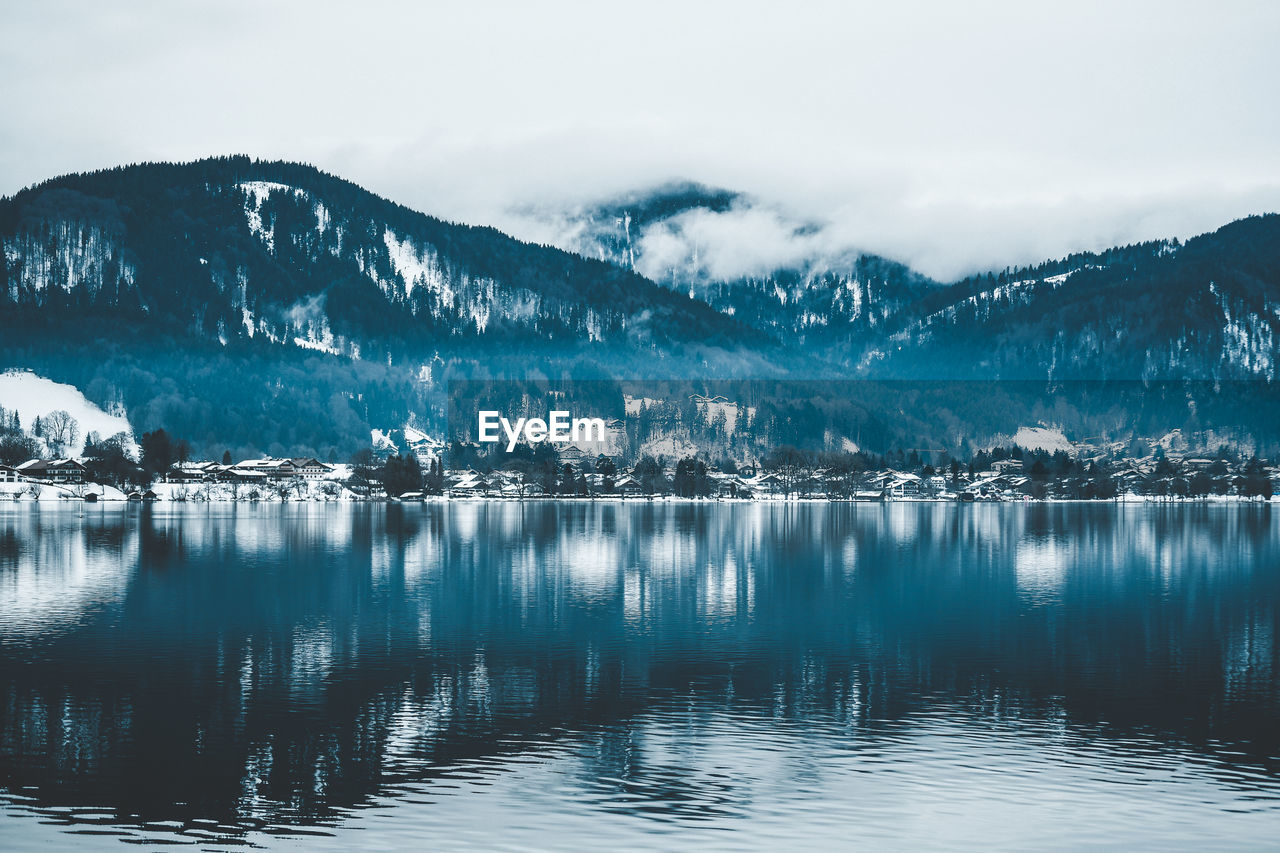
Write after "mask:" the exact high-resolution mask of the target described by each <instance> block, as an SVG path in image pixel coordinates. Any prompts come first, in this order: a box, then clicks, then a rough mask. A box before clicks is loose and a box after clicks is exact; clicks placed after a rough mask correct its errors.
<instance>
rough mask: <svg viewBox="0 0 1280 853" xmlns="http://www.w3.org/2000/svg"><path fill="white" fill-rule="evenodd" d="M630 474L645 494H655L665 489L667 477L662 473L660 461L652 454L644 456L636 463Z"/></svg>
mask: <svg viewBox="0 0 1280 853" xmlns="http://www.w3.org/2000/svg"><path fill="white" fill-rule="evenodd" d="M631 475H632V476H633V477H635V478H636V481H637V482H638V483H639V484H640V491H642V492H644V493H645V494H646V495H652V494H657V493H658V492H665V491H666V490H667V479H666V477H664V476H663V474H662V463H660V462H659V461H658V460H657V459H654V458H653V457H652V456H644V457H642V458H641V459H640V461H639V462H637V463H636V467H635V468H634V469H633V470H632V472H631Z"/></svg>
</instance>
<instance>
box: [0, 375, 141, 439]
mask: <svg viewBox="0 0 1280 853" xmlns="http://www.w3.org/2000/svg"><path fill="white" fill-rule="evenodd" d="M0 406H3V407H4V408H5V409H8V410H9V411H11V412H12V411H17V413H18V417H19V418H21V419H22V426H23V429H26V430H28V431H30V430H31V426H32V424H34V423H35V420H36V418H37V417H44V416H45V415H47V414H49V413H50V412H54V411H58V410H59V409H61V410H62V411H65V412H67V413H68V414H70V415H71V417H73V418H75V419H76V423H77V424H78V425H79V435H78V436H77V437H76V443H75V444H73V445H72V446H71V447H70V448H68V449H67V452H68V453H70V455H72V456H77V455H79V454H81V453H83V452H84V438H85V436H86V435H88V434H89V433H91V432H96V433H98V435H100V436H101V437H102V438H104V439H105V438H110V437H111V436H113V435H115V434H116V433H120V432H123V433H125V434H126V435H127V436H128V437H129V446H130V449H131V450H132V451H134V452H135V453H136V452H137V445H136V444H134V440H133V429H132V427H130V426H129V421H128V419H127V418H126V417H125V416H124V414H123V413H121V414H108V413H107V412H104V411H103V410H102V409H100V408H98V407H97V406H96V405H94V404H93V403H91V402H89V400H88V399H86V398H85V396H84V395H83V394H81V393H80V391H79V390H78V389H77V388H76V387H75V386H74V385H64V384H62V383H60V382H54V381H53V380H51V379H45V378H44V377H43V376H38V375H36V374H35V373H33V372H31V371H29V370H10V371H7V372H5V373H2V374H0Z"/></svg>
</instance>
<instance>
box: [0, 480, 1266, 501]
mask: <svg viewBox="0 0 1280 853" xmlns="http://www.w3.org/2000/svg"><path fill="white" fill-rule="evenodd" d="M152 491H153V492H154V493H155V498H154V499H152V500H146V501H139V500H138V499H136V498H135V499H133V500H130V499H129V496H128V495H126V494H125V493H124V492H122V491H120V490H119V489H116V488H113V487H111V486H102V485H98V484H90V483H86V484H84V485H83V486H75V487H70V486H60V485H55V484H51V483H6V484H0V506H5V505H25V504H31V505H70V504H74V505H76V506H85V505H89V506H94V505H102V504H123V505H129V504H139V503H142V504H144V505H150V504H155V503H160V504H165V505H190V506H195V505H201V504H317V503H320V504H330V503H345V504H352V503H370V504H397V505H402V506H403V505H414V504H438V503H570V504H584V503H639V504H653V503H673V504H674V503H678V504H795V503H830V504H898V503H930V504H961V505H963V504H968V503H974V504H1077V503H1078V504H1108V503H1110V504H1245V505H1269V504H1270V503H1271V502H1272V501H1275V500H1277V498H1276V497H1272V498H1256V497H1244V496H1242V495H1207V496H1201V497H1174V496H1157V495H1137V494H1122V495H1120V496H1118V497H1115V498H1105V499H1092V500H1091V499H1085V498H1032V497H1022V498H1017V499H999V500H990V499H982V500H976V501H961V500H959V499H958V498H957V497H956V496H955V495H937V496H911V497H888V498H880V499H866V498H832V497H822V496H800V495H791V496H784V495H765V496H760V497H755V498H729V497H680V496H677V495H625V496H624V495H590V496H575V495H553V496H545V495H530V496H526V497H514V496H510V495H457V496H453V495H428V496H424V497H421V498H413V499H410V500H400V499H399V498H389V497H366V496H363V495H358V494H356V493H355V492H352V491H351V490H349V489H347V488H345V487H343V486H339V485H338V484H334V483H328V484H326V483H305V484H303V486H302V488H300V489H299V490H298V491H297V492H296V493H295V494H293V495H288V496H282V495H280V494H279V493H270V494H259V495H257V496H255V497H249V496H246V495H243V494H239V495H237V494H235V493H233V491H232V490H231V489H230V488H226V487H215V488H208V487H204V488H202V489H200V490H192V489H191V488H190V487H187V486H182V485H177V484H172V483H159V484H157V485H155V486H153V487H152ZM86 493H93V494H95V495H96V496H97V498H96V499H95V500H93V501H88V500H86V499H85V497H84V494H86Z"/></svg>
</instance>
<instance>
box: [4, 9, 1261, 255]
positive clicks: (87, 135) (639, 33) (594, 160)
mask: <svg viewBox="0 0 1280 853" xmlns="http://www.w3.org/2000/svg"><path fill="white" fill-rule="evenodd" d="M5 5H6V8H5V11H4V23H3V25H2V26H0V46H2V47H0V49H2V51H3V55H2V57H0V94H2V95H3V112H2V113H0V115H3V118H2V119H0V193H4V194H9V193H12V192H14V191H16V190H18V189H20V188H21V187H23V186H25V185H28V184H31V183H33V182H36V181H39V180H41V179H44V178H47V177H50V176H53V175H55V174H59V173H63V172H68V171H80V170H86V169H93V168H98V167H104V166H111V165H117V164H120V163H124V162H133V161H138V160H154V159H164V160H183V159H191V158H196V157H200V156H205V155H210V154H227V153H248V154H252V155H255V156H261V157H280V158H287V159H294V160H304V161H308V162H311V163H314V164H315V165H318V166H320V167H322V168H324V169H326V170H328V171H331V172H335V173H337V174H339V175H342V176H343V177H347V178H350V179H351V180H354V181H356V182H357V183H360V184H363V185H364V186H367V187H369V188H370V189H373V190H375V191H376V192H378V193H380V194H382V195H386V196H389V197H391V198H393V199H395V200H397V201H400V202H403V203H405V204H407V205H410V206H412V207H415V208H418V209H421V210H423V211H426V212H428V213H433V214H437V215H443V216H447V217H450V218H455V219H463V220H467V221H473V222H485V223H499V224H505V225H507V226H508V227H521V226H520V225H519V222H518V220H515V219H513V218H511V216H510V215H509V211H510V209H511V208H513V207H516V206H520V205H527V204H530V203H543V204H547V203H551V204H565V203H572V202H574V201H575V200H580V199H588V198H591V197H596V196H600V195H604V194H608V193H614V192H618V191H622V190H626V189H630V188H635V187H638V186H642V185H645V184H649V183H653V182H657V181H662V180H666V179H669V178H673V177H681V178H688V179H694V180H699V181H703V182H707V183H711V184H716V185H721V186H726V187H729V188H733V189H740V190H745V191H748V192H750V193H753V194H755V195H756V196H758V197H760V198H762V199H765V200H767V201H769V202H771V203H776V204H778V205H780V206H782V208H783V209H784V210H786V211H790V213H791V215H793V216H795V217H798V218H805V219H810V218H811V219H815V220H818V221H819V222H822V223H824V224H825V225H826V227H825V229H824V231H825V233H827V234H828V235H829V237H830V239H832V240H838V241H839V240H843V241H847V242H848V243H849V244H851V245H856V246H858V247H860V248H863V249H865V250H868V251H878V252H881V253H885V254H888V255H890V256H893V257H897V258H899V259H902V260H905V261H907V262H910V263H913V264H915V265H916V266H918V267H919V268H921V269H923V270H924V271H925V272H928V273H931V274H934V275H938V276H943V277H949V276H953V275H956V274H959V273H962V272H966V271H969V270H972V269H975V268H987V267H992V266H997V267H1003V266H1004V265H1005V264H1007V263H1011V262H1020V261H1029V260H1035V259H1040V258H1043V257H1047V256H1054V255H1061V254H1063V253H1065V252H1066V251H1069V250H1072V249H1079V248H1101V247H1104V246H1106V245H1111V244H1115V243H1120V242H1129V241H1133V240H1136V239H1144V238H1152V237H1157V236H1181V237H1185V236H1189V235H1191V234H1195V233H1198V232H1201V231H1205V230H1210V229H1212V228H1215V227H1217V226H1218V225H1221V224H1223V223H1224V222H1226V221H1228V220H1230V219H1233V218H1237V217H1239V216H1243V215H1246V214H1249V213H1257V212H1263V211H1275V210H1280V108H1278V105H1280V49H1277V45H1280V4H1278V3H1274V2H1269V0H1258V2H1223V0H1218V2H1212V3H1211V2H1204V3H1180V2H1170V0H1165V2H1151V3H1147V2H1132V3H1124V2H1117V0H1112V2H1105V3H1092V2H1078V0H1073V2H1054V3H1041V2H1036V3H1033V2H1027V0H1022V2H989V3H984V2H976V1H975V0H969V2H963V3H954V2H935V3H909V2H880V3H876V4H869V3H856V2H847V0H846V2H832V3H818V2H814V3H799V2H795V1H794V0H792V2H786V3H783V2H774V3H768V4H753V3H749V2H743V0H737V2H723V3H721V2H714V3H713V2H691V0H684V2H673V3H667V2H652V0H646V2H642V3H628V4H625V5H623V4H619V5H616V6H614V5H612V4H605V3H602V2H583V3H551V2H527V1H526V2H512V3H484V2H468V3H465V4H464V3H448V4H445V3H441V4H427V3H409V2H405V3H398V4H390V3H377V2H368V0H366V1H365V2H361V3H348V4H341V5H339V4H328V3H323V2H316V0H311V2H306V3H296V4H285V3H277V4H268V3H248V2H246V3H235V2H218V3H212V2H195V3H177V2H154V3H125V2H112V3H103V2H92V3H90V2H86V3H74V4H73V3H61V2H40V3H16V2H7V0H6V4H5ZM259 6H261V7H263V8H257V7H259Z"/></svg>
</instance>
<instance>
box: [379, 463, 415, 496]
mask: <svg viewBox="0 0 1280 853" xmlns="http://www.w3.org/2000/svg"><path fill="white" fill-rule="evenodd" d="M382 485H383V488H385V489H386V490H387V494H388V495H393V496H396V497H399V496H400V495H402V494H404V493H405V492H420V491H422V468H421V466H419V465H418V457H416V456H414V455H413V454H412V453H405V454H402V455H400V454H397V455H395V456H389V457H387V464H386V465H385V466H383V469H382Z"/></svg>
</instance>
